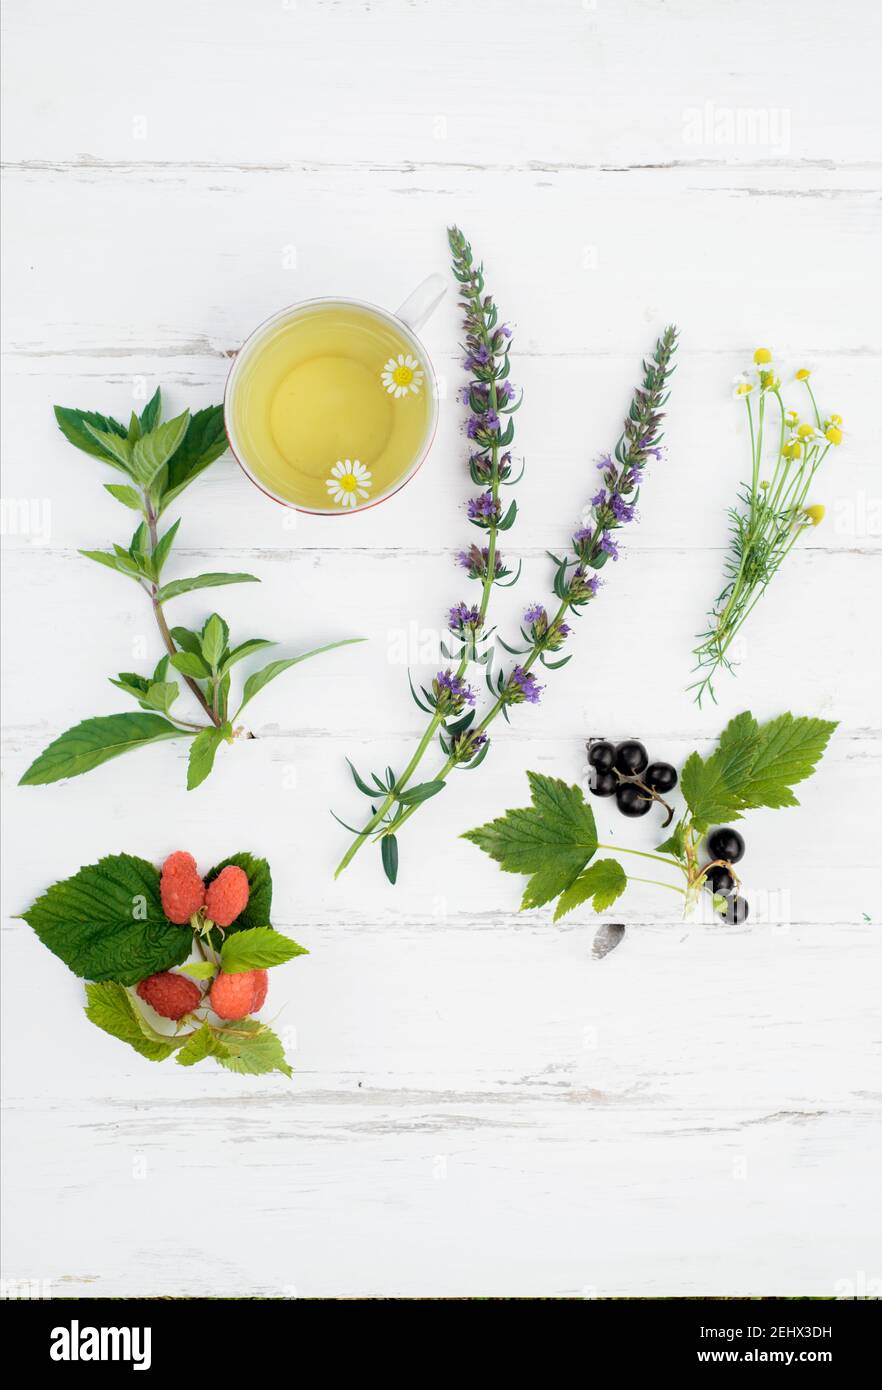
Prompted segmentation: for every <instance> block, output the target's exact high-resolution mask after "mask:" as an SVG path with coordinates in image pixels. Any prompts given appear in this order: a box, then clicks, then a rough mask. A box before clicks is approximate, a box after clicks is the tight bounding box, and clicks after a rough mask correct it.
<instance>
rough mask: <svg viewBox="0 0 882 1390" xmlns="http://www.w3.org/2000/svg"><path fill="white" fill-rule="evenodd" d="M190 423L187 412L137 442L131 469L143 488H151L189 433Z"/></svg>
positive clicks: (166, 422) (158, 426)
mask: <svg viewBox="0 0 882 1390" xmlns="http://www.w3.org/2000/svg"><path fill="white" fill-rule="evenodd" d="M189 422H190V412H189V410H185V411H183V412H182V413H181V414H180V415H176V416H175V417H174V419H172V420H166V421H165V422H164V424H161V425H157V426H156V427H155V428H154V429H152V430H151V431H150V433H149V434H144V435H142V436H141V438H140V439H139V440H137V441H136V442H135V445H134V447H133V449H132V460H131V469H132V475H133V477H134V478H136V479H137V481H138V482H139V483H140V484H141V486H142V487H149V486H150V484H151V483H152V482H153V479H154V478H155V477H156V475H157V473H158V472H159V470H160V469H161V468H163V467H164V466H165V464H167V463H168V461H169V459H170V458H171V457H172V455H173V454H174V452H175V450H176V449H177V448H178V446H179V444H180V443H181V441H182V440H183V438H184V435H185V434H186V433H187V426H188V424H189Z"/></svg>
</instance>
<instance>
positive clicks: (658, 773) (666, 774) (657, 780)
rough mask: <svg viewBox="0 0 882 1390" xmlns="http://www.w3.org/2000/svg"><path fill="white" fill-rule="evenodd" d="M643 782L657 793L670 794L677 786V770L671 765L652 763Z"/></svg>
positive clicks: (644, 775)
mask: <svg viewBox="0 0 882 1390" xmlns="http://www.w3.org/2000/svg"><path fill="white" fill-rule="evenodd" d="M642 780H643V781H644V782H645V783H646V785H647V787H652V790H653V791H655V792H670V791H673V790H674V787H676V785H677V770H676V768H673V767H671V764H670V763H650V764H649V767H648V768H647V769H646V771H645V772H644V774H643V778H642Z"/></svg>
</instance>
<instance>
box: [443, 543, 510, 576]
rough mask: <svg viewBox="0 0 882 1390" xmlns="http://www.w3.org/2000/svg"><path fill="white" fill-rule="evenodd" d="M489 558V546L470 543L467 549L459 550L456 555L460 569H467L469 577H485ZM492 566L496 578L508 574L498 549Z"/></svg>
mask: <svg viewBox="0 0 882 1390" xmlns="http://www.w3.org/2000/svg"><path fill="white" fill-rule="evenodd" d="M489 560H490V547H489V546H486V545H485V546H477V545H470V546H469V548H468V550H461V551H460V552H459V554H458V555H457V557H456V563H457V564H458V565H460V566H461V567H462V569H464V570H468V572H469V578H470V579H486V577H487V565H488V563H489ZM493 568H494V572H495V575H496V578H497V579H502V578H504V577H505V575H506V574H508V570H507V569H505V568H504V566H503V563H502V556H501V555H500V553H499V551H498V550H497V552H496V558H495V562H494V566H493Z"/></svg>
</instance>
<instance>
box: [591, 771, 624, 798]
mask: <svg viewBox="0 0 882 1390" xmlns="http://www.w3.org/2000/svg"><path fill="white" fill-rule="evenodd" d="M618 785H619V779H618V777H617V776H616V774H615V773H614V772H595V773H594V774H593V775H592V777H591V779H590V781H589V783H588V790H589V791H591V792H593V793H594V795H595V796H612V794H613V792H614V791H615V789H616V787H617V786H618Z"/></svg>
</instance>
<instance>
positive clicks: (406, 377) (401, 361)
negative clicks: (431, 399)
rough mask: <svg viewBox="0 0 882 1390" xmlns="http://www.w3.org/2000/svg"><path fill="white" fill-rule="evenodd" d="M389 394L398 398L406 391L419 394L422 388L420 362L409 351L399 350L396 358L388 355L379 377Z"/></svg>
mask: <svg viewBox="0 0 882 1390" xmlns="http://www.w3.org/2000/svg"><path fill="white" fill-rule="evenodd" d="M380 380H381V381H382V383H383V385H384V386H385V388H386V390H387V391H388V393H389V395H390V396H394V397H395V399H396V400H400V399H401V397H402V396H406V395H407V393H408V391H410V392H411V393H412V395H414V396H417V395H419V393H420V391H421V390H422V389H423V373H422V370H421V368H420V364H419V362H418V361H417V359H416V358H415V357H411V355H410V353H409V352H408V353H403V352H399V354H398V356H397V358H396V357H390V358H389V361H388V362H387V363H386V365H385V367H384V368H383V372H382V376H381V378H380Z"/></svg>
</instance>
